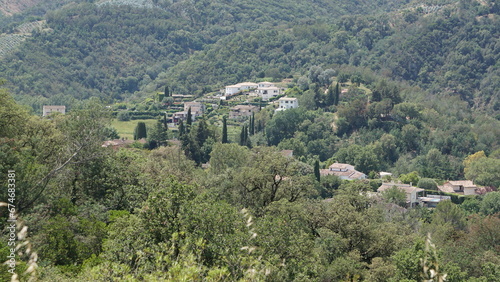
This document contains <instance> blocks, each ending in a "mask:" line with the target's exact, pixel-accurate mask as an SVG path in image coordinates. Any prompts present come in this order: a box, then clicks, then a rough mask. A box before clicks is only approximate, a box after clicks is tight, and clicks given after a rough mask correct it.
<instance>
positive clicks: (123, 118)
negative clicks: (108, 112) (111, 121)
mask: <svg viewBox="0 0 500 282" xmlns="http://www.w3.org/2000/svg"><path fill="white" fill-rule="evenodd" d="M116 118H117V119H118V120H119V121H129V120H130V114H129V113H128V112H119V113H118V115H117V116H116Z"/></svg>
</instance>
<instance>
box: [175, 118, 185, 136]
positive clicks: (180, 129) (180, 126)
mask: <svg viewBox="0 0 500 282" xmlns="http://www.w3.org/2000/svg"><path fill="white" fill-rule="evenodd" d="M177 128H178V129H179V138H181V137H182V136H183V135H184V134H185V133H186V127H185V126H184V122H182V119H181V120H179V125H178V126H177Z"/></svg>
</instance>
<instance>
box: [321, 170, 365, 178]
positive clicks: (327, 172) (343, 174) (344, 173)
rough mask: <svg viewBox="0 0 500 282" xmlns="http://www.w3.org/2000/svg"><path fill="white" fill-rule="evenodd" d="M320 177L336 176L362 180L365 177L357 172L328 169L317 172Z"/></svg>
mask: <svg viewBox="0 0 500 282" xmlns="http://www.w3.org/2000/svg"><path fill="white" fill-rule="evenodd" d="M319 174H320V175H336V176H338V177H345V178H349V179H362V178H364V177H365V176H366V175H365V174H364V173H362V172H359V171H357V170H348V171H332V170H329V169H320V170H319Z"/></svg>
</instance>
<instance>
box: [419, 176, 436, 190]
mask: <svg viewBox="0 0 500 282" xmlns="http://www.w3.org/2000/svg"><path fill="white" fill-rule="evenodd" d="M417 187H418V188H423V189H428V190H437V189H438V187H437V183H436V181H434V179H431V178H422V179H420V180H419V181H418V184H417Z"/></svg>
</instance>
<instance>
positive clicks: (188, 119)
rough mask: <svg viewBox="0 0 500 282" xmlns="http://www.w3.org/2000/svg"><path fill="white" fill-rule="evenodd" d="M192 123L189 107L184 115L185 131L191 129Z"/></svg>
mask: <svg viewBox="0 0 500 282" xmlns="http://www.w3.org/2000/svg"><path fill="white" fill-rule="evenodd" d="M192 124H193V116H192V115H191V107H189V109H188V112H187V117H186V127H187V130H186V131H187V132H189V130H190V129H191V125H192Z"/></svg>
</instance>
